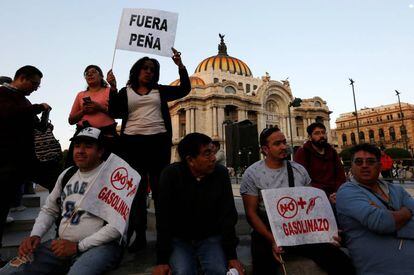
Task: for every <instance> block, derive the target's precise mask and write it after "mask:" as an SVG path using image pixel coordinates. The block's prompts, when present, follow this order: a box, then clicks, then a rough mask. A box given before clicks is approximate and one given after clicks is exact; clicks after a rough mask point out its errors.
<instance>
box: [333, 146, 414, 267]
mask: <svg viewBox="0 0 414 275" xmlns="http://www.w3.org/2000/svg"><path fill="white" fill-rule="evenodd" d="M351 160H352V167H351V169H352V174H353V175H354V177H353V179H352V180H351V181H349V182H347V183H345V184H344V185H342V186H341V187H340V188H339V190H338V193H337V198H336V207H337V213H338V220H339V224H340V226H341V228H342V229H343V230H344V233H345V241H346V246H347V247H348V248H349V251H350V254H351V257H352V260H353V262H354V265H355V267H356V269H357V272H358V274H412V273H413V272H414V261H413V260H412V257H413V255H414V241H413V240H414V220H413V217H412V213H413V211H414V199H413V198H412V197H411V196H410V195H409V194H408V193H407V192H406V191H405V190H404V188H402V187H401V186H399V185H393V184H390V183H388V182H385V181H381V180H379V179H378V177H379V174H380V172H381V151H380V150H379V149H378V148H377V147H374V146H372V145H370V144H359V145H356V146H355V147H353V148H352V149H351Z"/></svg>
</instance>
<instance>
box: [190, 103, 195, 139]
mask: <svg viewBox="0 0 414 275" xmlns="http://www.w3.org/2000/svg"><path fill="white" fill-rule="evenodd" d="M195 112H196V109H195V108H193V109H191V113H190V114H191V132H192V133H194V132H195V131H196V120H195Z"/></svg>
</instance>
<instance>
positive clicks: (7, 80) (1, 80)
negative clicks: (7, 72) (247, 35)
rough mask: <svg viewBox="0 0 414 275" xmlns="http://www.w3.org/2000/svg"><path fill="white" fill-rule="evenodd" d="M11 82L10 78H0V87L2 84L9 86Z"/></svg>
mask: <svg viewBox="0 0 414 275" xmlns="http://www.w3.org/2000/svg"><path fill="white" fill-rule="evenodd" d="M12 81H13V79H11V77H8V76H0V85H3V84H4V83H7V84H10V83H11V82H12Z"/></svg>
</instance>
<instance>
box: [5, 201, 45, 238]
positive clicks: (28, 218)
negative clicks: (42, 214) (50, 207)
mask: <svg viewBox="0 0 414 275" xmlns="http://www.w3.org/2000/svg"><path fill="white" fill-rule="evenodd" d="M39 211H40V207H28V208H26V209H25V210H23V211H16V212H10V214H9V215H10V216H11V217H13V219H14V221H13V222H11V223H8V224H7V225H6V227H5V229H4V231H5V233H8V232H19V231H29V230H31V229H32V228H33V225H34V222H35V219H36V217H37V215H38V214H39Z"/></svg>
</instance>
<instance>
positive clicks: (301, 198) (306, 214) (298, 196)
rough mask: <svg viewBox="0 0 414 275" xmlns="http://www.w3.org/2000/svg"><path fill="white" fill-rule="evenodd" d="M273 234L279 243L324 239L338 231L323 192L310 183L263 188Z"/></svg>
mask: <svg viewBox="0 0 414 275" xmlns="http://www.w3.org/2000/svg"><path fill="white" fill-rule="evenodd" d="M262 196H263V201H264V204H265V207H266V213H267V217H268V218H269V222H270V227H271V229H272V233H273V237H274V238H275V240H276V243H277V245H278V246H293V245H300V244H310V243H327V242H332V241H333V236H336V235H337V234H338V227H337V225H336V221H335V216H334V214H333V211H332V208H331V205H330V203H329V200H328V198H327V197H326V194H325V192H324V191H322V190H321V189H317V188H313V187H286V188H278V189H268V190H262Z"/></svg>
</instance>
